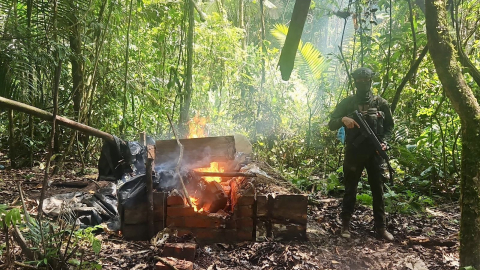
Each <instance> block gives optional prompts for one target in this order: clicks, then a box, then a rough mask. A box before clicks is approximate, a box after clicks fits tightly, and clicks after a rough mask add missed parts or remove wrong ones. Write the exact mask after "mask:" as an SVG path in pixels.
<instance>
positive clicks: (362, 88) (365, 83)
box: [355, 78, 372, 93]
mask: <svg viewBox="0 0 480 270" xmlns="http://www.w3.org/2000/svg"><path fill="white" fill-rule="evenodd" d="M371 86H372V80H370V79H367V78H358V79H355V87H356V88H357V92H358V93H366V92H368V91H370V87H371Z"/></svg>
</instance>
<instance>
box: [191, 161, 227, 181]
mask: <svg viewBox="0 0 480 270" xmlns="http://www.w3.org/2000/svg"><path fill="white" fill-rule="evenodd" d="M194 171H197V172H224V171H225V168H224V167H221V166H219V165H218V162H211V163H210V167H207V168H197V169H194ZM203 178H204V179H205V181H207V182H213V181H215V182H217V183H220V182H222V178H221V177H218V176H205V177H203Z"/></svg>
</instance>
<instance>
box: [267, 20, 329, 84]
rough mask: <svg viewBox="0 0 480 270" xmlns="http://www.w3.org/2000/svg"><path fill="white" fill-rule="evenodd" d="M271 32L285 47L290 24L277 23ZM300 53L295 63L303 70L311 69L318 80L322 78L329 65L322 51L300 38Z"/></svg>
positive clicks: (311, 72)
mask: <svg viewBox="0 0 480 270" xmlns="http://www.w3.org/2000/svg"><path fill="white" fill-rule="evenodd" d="M270 33H271V34H272V36H273V37H275V39H276V40H277V41H278V43H280V46H282V47H283V45H284V43H285V39H286V37H287V34H288V26H286V25H285V24H280V23H278V24H275V25H274V27H273V29H272V30H270ZM297 52H298V54H300V56H301V57H296V58H295V59H296V60H295V65H296V66H297V67H298V68H299V69H300V70H301V71H302V72H307V70H309V72H310V74H311V75H312V76H313V78H314V79H316V80H318V79H320V78H321V76H322V73H323V72H324V71H325V69H326V68H327V67H328V63H327V61H326V60H325V58H324V57H323V56H322V53H321V52H320V51H319V50H318V49H317V48H315V46H314V45H313V44H312V43H310V42H307V43H305V44H304V43H303V42H302V41H301V40H300V43H299V44H298V51H297Z"/></svg>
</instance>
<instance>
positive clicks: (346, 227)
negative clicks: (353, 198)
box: [340, 220, 350, 238]
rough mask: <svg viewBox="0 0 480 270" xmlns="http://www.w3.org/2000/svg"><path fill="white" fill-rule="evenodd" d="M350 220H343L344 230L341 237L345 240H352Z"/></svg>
mask: <svg viewBox="0 0 480 270" xmlns="http://www.w3.org/2000/svg"><path fill="white" fill-rule="evenodd" d="M349 230H350V220H342V230H341V232H340V235H341V236H342V237H343V238H350V231H349Z"/></svg>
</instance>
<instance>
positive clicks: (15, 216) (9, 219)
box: [0, 204, 22, 229]
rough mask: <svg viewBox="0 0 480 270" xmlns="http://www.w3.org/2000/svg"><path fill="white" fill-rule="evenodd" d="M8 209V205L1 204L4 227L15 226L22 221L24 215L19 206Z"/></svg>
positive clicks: (0, 219)
mask: <svg viewBox="0 0 480 270" xmlns="http://www.w3.org/2000/svg"><path fill="white" fill-rule="evenodd" d="M7 209H8V207H7V205H5V204H0V228H2V229H3V227H4V225H6V226H7V227H10V226H15V225H16V224H18V223H20V222H21V221H22V216H21V215H20V211H19V210H18V209H17V208H12V209H10V210H7Z"/></svg>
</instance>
